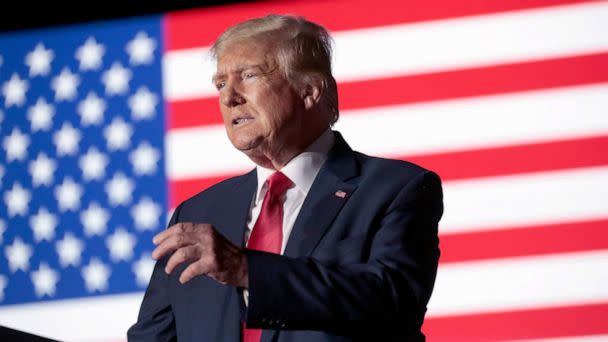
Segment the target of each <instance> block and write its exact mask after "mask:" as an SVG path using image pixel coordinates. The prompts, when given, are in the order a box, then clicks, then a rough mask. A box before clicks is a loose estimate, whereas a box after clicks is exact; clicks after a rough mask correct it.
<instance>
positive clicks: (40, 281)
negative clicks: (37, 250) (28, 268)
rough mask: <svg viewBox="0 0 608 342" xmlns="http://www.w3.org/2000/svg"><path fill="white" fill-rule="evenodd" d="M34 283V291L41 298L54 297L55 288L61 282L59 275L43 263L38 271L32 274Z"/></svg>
mask: <svg viewBox="0 0 608 342" xmlns="http://www.w3.org/2000/svg"><path fill="white" fill-rule="evenodd" d="M31 278H32V283H34V289H35V291H36V296H38V297H39V298H40V297H42V296H44V295H47V296H49V297H52V296H54V295H55V286H56V285H57V282H58V281H59V273H57V271H55V270H53V269H52V268H50V267H49V265H48V264H47V263H46V262H44V261H43V262H41V263H40V266H39V267H38V270H37V271H34V272H32V274H31Z"/></svg>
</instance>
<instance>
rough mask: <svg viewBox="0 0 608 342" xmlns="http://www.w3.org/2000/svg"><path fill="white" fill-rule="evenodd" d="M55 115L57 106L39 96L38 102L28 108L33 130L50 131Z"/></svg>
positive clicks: (28, 116)
mask: <svg viewBox="0 0 608 342" xmlns="http://www.w3.org/2000/svg"><path fill="white" fill-rule="evenodd" d="M54 115H55V107H53V106H52V105H51V104H49V103H47V102H46V101H45V100H44V99H43V98H42V97H39V98H38V100H37V101H36V104H35V105H33V106H31V107H30V108H29V109H28V110H27V118H28V120H30V126H31V129H32V131H33V132H36V131H48V130H49V128H51V124H52V119H53V116H54Z"/></svg>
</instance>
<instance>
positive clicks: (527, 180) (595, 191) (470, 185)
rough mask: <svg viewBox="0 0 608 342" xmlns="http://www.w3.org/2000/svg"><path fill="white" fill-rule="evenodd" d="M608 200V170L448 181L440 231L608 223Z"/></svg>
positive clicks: (451, 231)
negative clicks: (598, 220)
mask: <svg viewBox="0 0 608 342" xmlns="http://www.w3.org/2000/svg"><path fill="white" fill-rule="evenodd" d="M607 195H608V167H595V168H585V169H573V170H565V171H553V172H539V173H530V174H523V175H515V176H501V177H489V178H484V179H472V180H464V181H452V182H446V183H445V185H444V205H445V212H444V215H443V217H442V219H441V222H440V224H439V225H440V232H441V233H442V234H445V233H454V232H470V231H479V230H488V229H499V228H504V227H513V226H524V225H534V224H552V223H560V222H564V221H576V220H583V219H589V220H592V219H604V218H608V200H606V196H607ZM607 269H608V267H607ZM607 288H608V287H607Z"/></svg>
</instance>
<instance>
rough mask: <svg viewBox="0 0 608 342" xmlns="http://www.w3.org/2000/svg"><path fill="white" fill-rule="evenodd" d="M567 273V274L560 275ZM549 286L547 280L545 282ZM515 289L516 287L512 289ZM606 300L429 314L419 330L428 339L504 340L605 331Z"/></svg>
mask: <svg viewBox="0 0 608 342" xmlns="http://www.w3.org/2000/svg"><path fill="white" fill-rule="evenodd" d="M564 276H565V277H567V276H568V275H564ZM547 286H548V287H549V286H551V284H547ZM513 290H514V291H517V289H513ZM606 317H608V304H606V303H604V304H590V305H579V306H565V307H553V308H541V309H530V310H521V311H508V312H498V313H484V314H475V315H458V316H449V317H441V318H440V317H437V318H433V317H429V318H428V319H427V320H426V321H425V323H424V328H423V331H425V334H426V335H427V337H428V340H429V341H442V342H445V341H447V342H456V341H467V342H477V341H484V342H486V341H505V340H517V339H534V338H551V337H553V338H555V337H567V336H582V335H599V334H605V333H608V324H607V321H606Z"/></svg>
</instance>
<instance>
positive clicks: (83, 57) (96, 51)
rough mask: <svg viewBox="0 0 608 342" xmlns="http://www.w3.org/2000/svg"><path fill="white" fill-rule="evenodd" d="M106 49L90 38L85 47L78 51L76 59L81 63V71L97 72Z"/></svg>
mask: <svg viewBox="0 0 608 342" xmlns="http://www.w3.org/2000/svg"><path fill="white" fill-rule="evenodd" d="M105 51H106V48H105V47H104V46H103V45H102V44H98V43H97V41H96V40H95V38H94V37H89V38H88V39H87V41H86V42H85V43H84V45H81V46H80V47H79V48H78V49H77V50H76V59H78V60H79V61H80V70H97V69H99V67H100V66H101V58H102V57H103V55H104V53H105Z"/></svg>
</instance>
